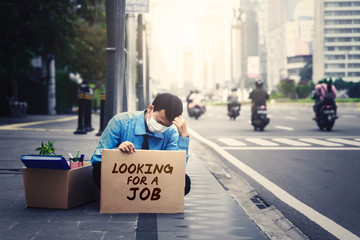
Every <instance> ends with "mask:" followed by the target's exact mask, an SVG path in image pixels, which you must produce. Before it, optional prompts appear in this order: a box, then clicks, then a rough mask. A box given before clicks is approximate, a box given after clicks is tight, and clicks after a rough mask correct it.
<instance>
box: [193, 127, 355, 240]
mask: <svg viewBox="0 0 360 240" xmlns="http://www.w3.org/2000/svg"><path fill="white" fill-rule="evenodd" d="M188 130H189V133H190V134H191V135H192V136H193V137H195V138H197V139H198V140H199V141H201V142H203V143H205V144H207V145H208V146H209V147H211V148H213V149H214V150H215V151H216V152H217V153H219V154H221V155H222V156H223V157H224V158H225V159H226V160H227V161H228V162H230V163H231V164H233V165H234V166H236V167H237V168H238V169H240V170H241V171H243V172H244V173H245V174H247V175H248V176H249V177H251V178H252V179H254V180H255V181H257V182H258V183H259V184H261V185H262V186H264V187H265V188H266V189H268V190H269V191H270V192H272V193H273V194H274V195H275V196H277V197H278V198H279V199H280V200H281V201H283V202H284V203H286V204H288V205H289V206H290V207H292V208H294V209H295V210H297V211H298V212H300V213H302V214H303V215H305V216H306V217H308V218H309V219H310V220H312V221H314V222H315V223H316V224H318V225H319V226H321V227H322V228H324V229H325V230H326V231H328V232H329V233H331V234H332V235H334V236H335V237H337V238H339V239H341V240H342V239H344V240H352V239H357V240H359V239H360V238H359V237H358V236H356V235H355V234H353V233H351V232H350V231H349V230H347V229H345V228H344V227H342V226H340V225H339V224H337V223H336V222H334V221H333V220H331V219H329V218H327V217H326V216H324V215H322V214H321V213H319V212H317V211H315V210H314V209H312V208H311V207H309V206H307V205H306V204H304V203H303V202H301V201H299V200H298V199H296V198H295V197H293V196H292V195H290V194H289V193H288V192H286V191H285V190H283V189H282V188H280V187H279V186H277V185H276V184H274V183H273V182H271V181H270V180H268V179H267V178H265V177H264V176H262V175H261V174H259V173H258V172H256V171H255V170H253V169H252V168H250V167H249V166H247V165H246V164H244V163H243V162H241V161H240V160H239V159H237V158H235V157H234V156H232V155H231V154H230V153H228V152H227V151H225V149H224V148H221V147H220V146H218V145H217V144H215V143H213V142H211V141H210V140H208V139H206V138H204V137H202V136H200V135H199V134H198V133H196V132H195V131H193V130H192V129H188Z"/></svg>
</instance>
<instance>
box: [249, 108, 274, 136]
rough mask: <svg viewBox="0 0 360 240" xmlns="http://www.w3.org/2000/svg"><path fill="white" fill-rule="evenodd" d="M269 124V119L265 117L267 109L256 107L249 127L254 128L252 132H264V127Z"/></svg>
mask: <svg viewBox="0 0 360 240" xmlns="http://www.w3.org/2000/svg"><path fill="white" fill-rule="evenodd" d="M269 122H270V118H268V117H267V109H266V106H265V105H261V106H258V107H256V109H255V112H254V114H253V116H252V119H251V125H253V126H254V130H255V131H256V130H257V129H259V130H260V131H264V128H265V126H266V125H268V124H269Z"/></svg>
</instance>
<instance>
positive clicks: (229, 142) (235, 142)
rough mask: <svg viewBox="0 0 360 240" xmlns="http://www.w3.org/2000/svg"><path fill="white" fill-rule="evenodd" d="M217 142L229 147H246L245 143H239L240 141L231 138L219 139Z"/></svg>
mask: <svg viewBox="0 0 360 240" xmlns="http://www.w3.org/2000/svg"><path fill="white" fill-rule="evenodd" d="M218 140H219V141H220V142H222V143H225V144H226V145H228V146H231V147H236V146H246V144H245V143H243V142H240V141H238V140H236V139H233V138H219V139H218Z"/></svg>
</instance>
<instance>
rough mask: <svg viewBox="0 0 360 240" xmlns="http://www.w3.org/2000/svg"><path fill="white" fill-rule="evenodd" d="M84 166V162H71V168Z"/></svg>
mask: <svg viewBox="0 0 360 240" xmlns="http://www.w3.org/2000/svg"><path fill="white" fill-rule="evenodd" d="M82 166H83V162H70V168H71V169H74V168H78V167H82Z"/></svg>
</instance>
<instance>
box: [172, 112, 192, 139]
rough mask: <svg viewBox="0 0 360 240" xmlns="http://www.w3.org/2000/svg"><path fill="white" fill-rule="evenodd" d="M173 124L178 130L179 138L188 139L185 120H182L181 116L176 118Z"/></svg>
mask: <svg viewBox="0 0 360 240" xmlns="http://www.w3.org/2000/svg"><path fill="white" fill-rule="evenodd" d="M173 124H175V126H176V127H177V129H178V132H179V134H180V136H181V137H188V136H189V133H188V131H187V127H186V122H185V119H184V118H183V116H181V115H180V116H177V117H176V118H175V119H174V121H173Z"/></svg>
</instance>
